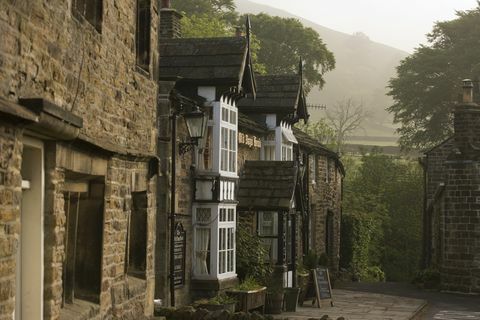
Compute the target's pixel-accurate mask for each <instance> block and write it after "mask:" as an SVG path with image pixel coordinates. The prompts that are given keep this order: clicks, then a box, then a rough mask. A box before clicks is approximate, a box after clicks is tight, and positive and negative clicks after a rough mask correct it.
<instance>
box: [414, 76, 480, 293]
mask: <svg viewBox="0 0 480 320" xmlns="http://www.w3.org/2000/svg"><path fill="white" fill-rule="evenodd" d="M463 90H464V92H463V102H461V103H458V104H456V105H455V106H454V108H453V128H454V133H453V136H452V137H450V138H449V139H447V140H446V141H444V142H443V143H441V144H439V145H437V146H436V147H434V148H432V149H431V150H429V151H427V152H426V153H425V157H424V158H423V159H422V161H421V163H422V165H423V168H424V174H425V211H424V217H423V221H424V225H423V229H424V243H423V267H424V268H432V269H437V270H439V271H440V277H441V280H440V285H441V288H442V289H444V290H448V291H459V292H465V293H477V294H478V293H480V241H479V240H480V205H479V199H480V198H479V196H480V191H479V190H480V171H479V168H480V161H479V156H480V153H479V150H480V149H479V146H480V145H479V139H480V138H479V137H480V135H479V134H480V105H479V100H478V98H479V96H476V97H474V91H475V93H478V92H479V88H478V83H477V84H476V88H474V85H473V82H472V81H470V80H465V81H464V87H463Z"/></svg>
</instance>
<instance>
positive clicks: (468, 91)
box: [463, 79, 473, 103]
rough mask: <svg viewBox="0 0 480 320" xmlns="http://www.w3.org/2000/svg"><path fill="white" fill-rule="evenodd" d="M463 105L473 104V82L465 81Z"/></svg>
mask: <svg viewBox="0 0 480 320" xmlns="http://www.w3.org/2000/svg"><path fill="white" fill-rule="evenodd" d="M463 103H473V81H472V80H470V79H464V80H463Z"/></svg>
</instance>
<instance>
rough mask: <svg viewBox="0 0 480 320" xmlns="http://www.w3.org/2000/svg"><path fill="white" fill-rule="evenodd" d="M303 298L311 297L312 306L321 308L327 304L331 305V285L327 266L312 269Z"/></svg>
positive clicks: (308, 298)
mask: <svg viewBox="0 0 480 320" xmlns="http://www.w3.org/2000/svg"><path fill="white" fill-rule="evenodd" d="M310 272H311V276H310V281H309V283H308V287H307V294H306V297H305V300H310V299H312V306H314V305H315V304H316V305H317V308H322V307H324V306H326V305H327V304H330V306H332V307H333V297H332V286H331V284H330V275H329V273H328V268H323V267H320V268H316V269H312V270H311V271H310Z"/></svg>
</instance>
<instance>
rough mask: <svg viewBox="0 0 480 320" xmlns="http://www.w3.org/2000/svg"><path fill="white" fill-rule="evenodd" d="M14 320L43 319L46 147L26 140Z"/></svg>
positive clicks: (29, 139) (22, 171)
mask: <svg viewBox="0 0 480 320" xmlns="http://www.w3.org/2000/svg"><path fill="white" fill-rule="evenodd" d="M21 175H22V202H21V210H20V227H21V231H20V237H19V246H18V252H17V266H16V288H17V291H16V294H15V299H16V300H15V320H21V319H24V320H26V319H28V320H36V319H39V320H40V319H42V318H43V268H44V266H43V233H44V230H43V205H44V183H45V182H44V161H43V143H42V142H41V141H39V140H35V139H31V138H27V137H25V138H24V141H23V159H22V167H21Z"/></svg>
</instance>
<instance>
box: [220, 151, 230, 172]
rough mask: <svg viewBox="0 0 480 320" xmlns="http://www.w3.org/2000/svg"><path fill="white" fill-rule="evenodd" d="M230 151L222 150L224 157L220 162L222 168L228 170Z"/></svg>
mask: <svg viewBox="0 0 480 320" xmlns="http://www.w3.org/2000/svg"><path fill="white" fill-rule="evenodd" d="M227 165H228V151H227V150H222V158H221V163H220V170H222V171H227V169H228V167H227Z"/></svg>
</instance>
